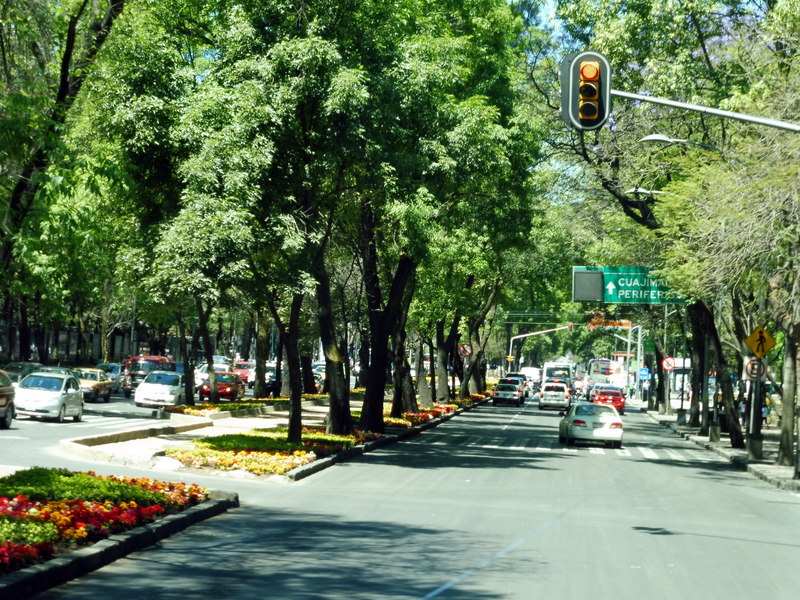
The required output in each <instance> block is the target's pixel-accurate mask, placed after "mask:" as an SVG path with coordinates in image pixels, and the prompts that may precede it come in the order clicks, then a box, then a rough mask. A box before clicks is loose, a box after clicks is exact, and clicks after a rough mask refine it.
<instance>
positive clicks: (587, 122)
mask: <svg viewBox="0 0 800 600" xmlns="http://www.w3.org/2000/svg"><path fill="white" fill-rule="evenodd" d="M610 113H611V66H610V65H609V63H608V60H607V59H606V57H605V56H603V55H602V54H599V53H598V52H592V51H590V50H587V51H585V52H579V53H578V54H573V55H570V56H567V57H566V58H565V59H564V60H563V62H562V63H561V118H562V119H564V121H566V122H567V123H568V124H569V125H571V126H572V127H574V128H575V129H578V130H580V131H591V130H594V129H599V128H600V127H602V126H603V124H604V123H605V122H606V119H608V115H609V114H610Z"/></svg>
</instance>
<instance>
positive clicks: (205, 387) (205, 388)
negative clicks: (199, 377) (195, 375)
mask: <svg viewBox="0 0 800 600" xmlns="http://www.w3.org/2000/svg"><path fill="white" fill-rule="evenodd" d="M203 389H204V390H205V391H208V390H210V389H211V386H210V385H208V384H207V383H204V384H203Z"/></svg>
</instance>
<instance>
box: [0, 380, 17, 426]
mask: <svg viewBox="0 0 800 600" xmlns="http://www.w3.org/2000/svg"><path fill="white" fill-rule="evenodd" d="M15 395H16V390H15V389H14V382H12V381H11V377H9V375H8V373H7V372H6V371H0V429H8V428H9V427H11V421H13V420H14V396H15Z"/></svg>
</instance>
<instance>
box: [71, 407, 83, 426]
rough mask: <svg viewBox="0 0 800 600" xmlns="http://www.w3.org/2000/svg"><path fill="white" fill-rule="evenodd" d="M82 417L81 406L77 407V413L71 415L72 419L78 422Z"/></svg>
mask: <svg viewBox="0 0 800 600" xmlns="http://www.w3.org/2000/svg"><path fill="white" fill-rule="evenodd" d="M82 418H83V406H81V407H79V408H78V414H77V415H73V416H72V420H73V421H75V422H76V423H80V422H81V419H82Z"/></svg>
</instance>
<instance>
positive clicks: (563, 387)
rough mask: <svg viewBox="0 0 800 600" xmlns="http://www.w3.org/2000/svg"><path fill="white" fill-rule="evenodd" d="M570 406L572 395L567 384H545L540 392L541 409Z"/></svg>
mask: <svg viewBox="0 0 800 600" xmlns="http://www.w3.org/2000/svg"><path fill="white" fill-rule="evenodd" d="M569 404H570V393H569V388H568V387H567V384H566V383H560V382H554V383H549V382H548V383H545V384H544V387H543V388H542V390H541V391H540V392H539V408H540V409H542V410H544V409H545V408H560V409H562V410H563V409H565V408H568V407H569Z"/></svg>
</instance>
